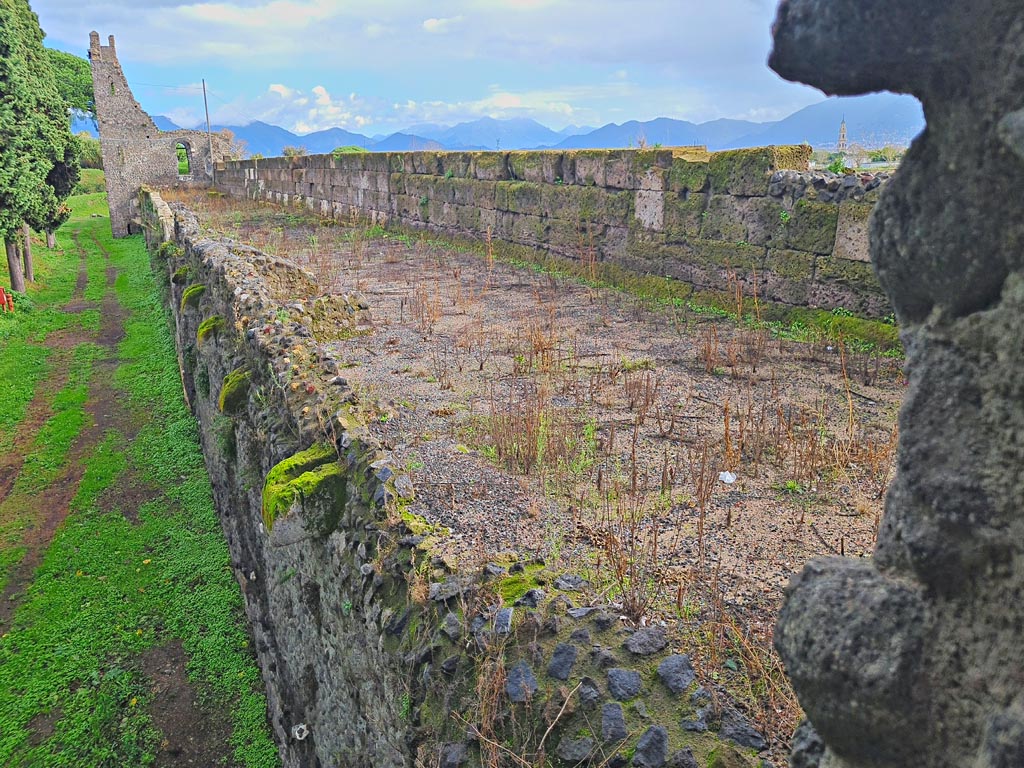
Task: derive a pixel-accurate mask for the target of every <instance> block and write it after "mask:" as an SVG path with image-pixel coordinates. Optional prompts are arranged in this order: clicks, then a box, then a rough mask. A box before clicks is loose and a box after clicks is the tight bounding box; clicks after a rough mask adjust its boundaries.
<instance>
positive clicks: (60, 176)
mask: <svg viewBox="0 0 1024 768" xmlns="http://www.w3.org/2000/svg"><path fill="white" fill-rule="evenodd" d="M56 54H60V52H57V51H48V50H47V49H46V48H44V47H43V31H42V30H41V29H40V28H39V18H38V17H37V16H36V14H35V13H34V12H33V11H32V9H31V7H30V6H29V4H28V0H0V240H2V241H3V243H4V247H5V251H6V255H7V268H8V272H9V273H10V279H11V288H12V289H13V290H15V291H19V292H23V291H24V290H25V281H26V280H28V281H29V282H31V281H33V280H34V279H35V276H34V274H33V266H32V248H31V239H30V230H35V231H36V232H45V233H46V234H47V243H48V244H49V245H50V246H51V247H52V246H53V232H54V231H55V230H56V229H57V227H59V226H60V225H61V224H63V223H64V222H65V221H66V220H67V218H68V216H69V215H70V213H71V211H70V209H69V208H68V207H67V204H66V201H67V198H68V197H69V196H70V194H71V191H72V190H73V189H74V187H75V184H77V183H78V178H79V175H80V166H79V156H80V149H79V144H78V140H77V139H76V138H75V136H74V135H73V134H72V133H71V118H70V109H72V108H75V109H79V110H80V111H83V112H91V111H92V82H91V75H90V76H89V81H88V91H86V89H85V86H84V80H83V78H82V75H83V73H84V74H88V73H89V64H88V62H86V61H84V60H83V59H78V57H77V56H72V55H71V54H61V55H59V56H58V55H56ZM76 59H77V60H78V61H77V62H76V61H74V60H76ZM55 62H57V64H58V66H59V67H60V68H61V69H60V71H61V75H60V76H59V77H58V76H57V74H56V73H55V70H54V65H55ZM79 62H80V63H79ZM22 264H24V270H23V269H22Z"/></svg>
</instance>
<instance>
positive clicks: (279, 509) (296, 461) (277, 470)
mask: <svg viewBox="0 0 1024 768" xmlns="http://www.w3.org/2000/svg"><path fill="white" fill-rule="evenodd" d="M320 491H323V492H325V493H327V494H328V495H329V496H330V497H331V498H332V499H333V503H332V505H331V509H332V512H333V514H335V515H340V514H341V508H342V506H343V505H344V503H345V499H346V480H345V475H344V472H343V470H342V468H341V465H340V464H339V463H338V452H337V451H336V450H335V449H334V448H333V447H332V446H329V445H324V444H316V445H313V446H311V447H310V448H307V449H306V450H304V451H300V452H299V453H296V454H295V455H294V456H290V457H289V458H287V459H285V460H284V461H282V462H280V463H278V464H277V465H276V466H275V467H274V468H273V469H271V470H270V472H268V473H267V479H266V482H264V484H263V523H264V525H265V526H266V528H267V531H268V532H269V531H271V530H273V528H274V522H275V521H276V520H277V519H278V518H279V517H280V516H281V515H284V514H286V513H287V512H288V510H289V509H291V507H292V505H293V504H294V503H295V502H296V501H300V500H303V499H310V498H312V497H313V496H314V495H315V494H317V493H318V492H320ZM336 520H337V518H336V517H335V522H336ZM321 523H322V525H321V526H320V527H321V529H322V530H326V529H329V528H330V527H331V521H330V520H324V521H321Z"/></svg>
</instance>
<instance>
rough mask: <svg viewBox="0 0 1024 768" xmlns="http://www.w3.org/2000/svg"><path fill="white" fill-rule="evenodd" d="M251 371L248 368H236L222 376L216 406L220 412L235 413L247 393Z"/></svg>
mask: <svg viewBox="0 0 1024 768" xmlns="http://www.w3.org/2000/svg"><path fill="white" fill-rule="evenodd" d="M251 381H252V371H250V370H249V369H248V368H236V369H235V370H233V371H232V372H231V373H229V374H228V375H227V376H225V377H224V383H223V384H221V387H220V396H219V397H218V398H217V407H218V408H219V409H220V412H221V413H228V414H231V413H237V412H238V411H239V410H240V408H241V406H242V404H243V403H244V402H245V399H246V397H247V396H248V394H249V385H250V383H251Z"/></svg>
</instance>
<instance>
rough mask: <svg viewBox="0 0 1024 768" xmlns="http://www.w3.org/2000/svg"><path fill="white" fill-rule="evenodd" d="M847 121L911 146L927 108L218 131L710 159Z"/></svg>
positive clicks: (257, 139) (862, 134)
mask: <svg viewBox="0 0 1024 768" xmlns="http://www.w3.org/2000/svg"><path fill="white" fill-rule="evenodd" d="M844 117H845V118H846V124H847V134H848V136H849V140H850V143H855V144H864V145H866V146H881V145H884V144H907V143H908V142H909V141H910V140H911V139H912V138H913V137H914V136H916V135H917V134H918V133H920V131H921V129H922V128H924V113H923V112H922V110H921V105H920V104H919V103H918V101H917V100H916V99H914V98H913V97H912V96H898V95H894V94H890V93H876V94H871V95H868V96H855V97H849V98H841V99H836V98H833V99H826V100H825V101H822V102H819V103H818V104H813V105H811V106H809V107H806V108H804V109H801V110H800V111H798V112H795V113H793V114H792V115H790V116H789V117H787V118H785V119H783V120H778V121H775V122H768V123H755V122H751V121H748V120H729V119H721V120H711V121H709V122H705V123H691V122H689V121H687V120H675V119H672V118H667V117H659V118H656V119H654V120H647V121H644V122H640V121H637V120H630V121H629V122H626V123H622V124H621V125H619V124H616V123H609V124H608V125H604V126H601V127H600V128H580V127H577V126H569V127H567V128H563V129H562V130H561V131H553V130H551V129H550V128H547V127H545V126H544V125H541V124H540V123H538V122H537V121H536V120H530V119H527V118H512V119H508V120H497V119H494V118H490V117H484V118H480V119H479V120H471V121H468V122H464V123H459V124H458V125H438V124H435V123H420V124H417V125H413V126H410V127H409V128H407V129H405V130H404V131H400V132H398V133H393V134H391V135H389V136H385V135H380V134H378V135H375V136H374V137H373V138H370V137H367V136H364V135H362V134H360V133H352V132H350V131H346V130H344V129H342V128H329V129H327V130H323V131H315V132H313V133H308V134H305V135H298V134H295V133H293V132H291V131H288V130H285V129H284V128H280V127H278V126H276V125H270V124H268V123H264V122H261V121H259V120H257V121H254V122H252V123H249V124H248V125H216V126H213V130H215V131H219V130H221V129H222V128H227V129H228V130H230V131H231V132H232V133H234V135H235V137H236V138H237V139H239V140H242V141H244V142H245V144H246V149H247V151H248V152H249V153H250V154H261V155H263V156H265V157H274V156H277V155H280V154H281V153H282V149H283V148H284V147H287V146H293V147H305V148H306V151H307V152H308V153H309V154H326V153H328V152H331V151H332V150H333V149H335V148H337V147H343V146H357V147H363V148H365V149H368V150H370V151H371V152H407V151H414V150H428V149H429V150H443V149H448V150H494V149H495V148H497V147H499V146H500V148H501V149H503V150H505V149H547V148H557V149H616V148H624V147H636V146H639V145H641V144H646V145H647V146H653V145H655V144H660V145H661V146H663V147H673V146H687V145H693V144H702V145H705V146H707V148H708V149H710V150H712V151H717V150H721V149H734V148H740V147H757V146H765V145H768V144H801V143H803V142H809V143H810V144H811V145H812V146H814V147H818V148H822V149H830V148H832V147H834V146H835V144H836V141H837V139H838V137H839V123H840V122H841V121H842V120H843V118H844ZM153 122H154V123H156V125H157V127H158V128H160V130H164V131H172V130H176V129H177V128H178V127H179V126H177V125H175V124H174V122H173V121H171V120H169V119H168V118H166V117H163V116H161V115H157V116H155V117H154V118H153ZM72 128H73V130H74V131H75V132H76V133H77V132H79V131H86V132H88V133H90V134H91V135H94V136H95V135H96V130H95V128H94V127H93V125H92V123H91V121H88V120H75V121H73V123H72Z"/></svg>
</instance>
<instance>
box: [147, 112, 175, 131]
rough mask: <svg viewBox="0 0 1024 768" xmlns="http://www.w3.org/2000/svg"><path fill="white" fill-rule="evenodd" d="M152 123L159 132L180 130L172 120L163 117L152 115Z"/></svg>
mask: <svg viewBox="0 0 1024 768" xmlns="http://www.w3.org/2000/svg"><path fill="white" fill-rule="evenodd" d="M153 123H154V125H156V127H157V128H159V129H160V130H161V131H177V130H180V129H181V126H180V125H176V124H175V123H174V121H173V120H171V119H170V118H169V117H164V116H163V115H154V116H153Z"/></svg>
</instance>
